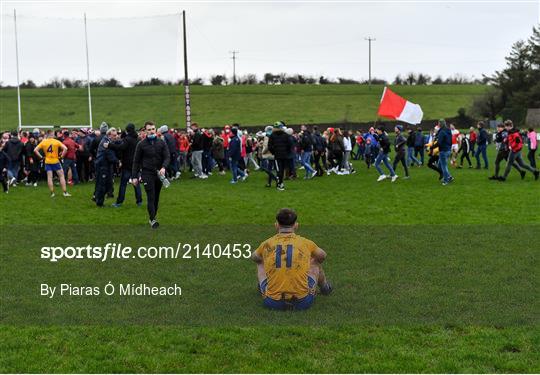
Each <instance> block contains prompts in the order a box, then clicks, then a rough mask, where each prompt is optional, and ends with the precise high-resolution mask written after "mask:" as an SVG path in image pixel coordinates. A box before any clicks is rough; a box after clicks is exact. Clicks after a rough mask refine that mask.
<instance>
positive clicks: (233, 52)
mask: <svg viewBox="0 0 540 375" xmlns="http://www.w3.org/2000/svg"><path fill="white" fill-rule="evenodd" d="M229 53H232V57H231V59H232V66H233V68H232V71H233V73H232V74H233V85H236V54H237V53H239V52H238V51H230V52H229Z"/></svg>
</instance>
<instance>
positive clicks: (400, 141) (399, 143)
mask: <svg viewBox="0 0 540 375" xmlns="http://www.w3.org/2000/svg"><path fill="white" fill-rule="evenodd" d="M394 130H395V132H396V138H395V139H394V151H396V157H395V158H394V165H393V168H394V171H395V170H396V167H397V165H398V163H399V162H401V164H402V165H403V169H404V170H405V178H406V179H408V178H409V167H408V165H407V151H406V150H405V148H406V145H407V138H405V136H404V135H403V126H402V125H397V126H396V127H395V129H394Z"/></svg>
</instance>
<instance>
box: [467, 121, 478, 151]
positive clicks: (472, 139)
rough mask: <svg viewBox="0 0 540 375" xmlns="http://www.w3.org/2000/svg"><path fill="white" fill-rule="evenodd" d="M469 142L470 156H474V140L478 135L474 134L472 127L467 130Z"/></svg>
mask: <svg viewBox="0 0 540 375" xmlns="http://www.w3.org/2000/svg"><path fill="white" fill-rule="evenodd" d="M469 130H470V131H469V142H470V143H471V155H474V154H475V149H474V148H475V147H476V139H477V138H478V134H476V131H475V130H474V127H472V126H471V128H470V129H469Z"/></svg>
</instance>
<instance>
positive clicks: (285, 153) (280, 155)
mask: <svg viewBox="0 0 540 375" xmlns="http://www.w3.org/2000/svg"><path fill="white" fill-rule="evenodd" d="M268 150H269V151H270V152H271V153H272V154H273V155H274V159H275V163H276V171H277V178H278V184H277V189H278V190H285V187H284V186H283V173H284V171H285V168H286V166H287V165H288V163H289V162H290V160H289V158H290V155H291V154H292V152H293V140H292V137H291V136H289V135H288V134H287V133H285V131H284V130H283V124H282V123H281V122H279V121H278V122H276V123H275V124H274V129H273V130H272V134H271V135H270V138H269V139H268Z"/></svg>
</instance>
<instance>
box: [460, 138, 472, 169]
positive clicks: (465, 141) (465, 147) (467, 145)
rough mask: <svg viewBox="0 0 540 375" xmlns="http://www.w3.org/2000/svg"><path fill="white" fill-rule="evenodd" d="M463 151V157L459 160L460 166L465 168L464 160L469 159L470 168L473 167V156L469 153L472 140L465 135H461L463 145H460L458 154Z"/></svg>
mask: <svg viewBox="0 0 540 375" xmlns="http://www.w3.org/2000/svg"><path fill="white" fill-rule="evenodd" d="M460 152H461V159H460V162H459V167H458V168H463V160H464V159H467V161H468V162H469V168H472V163H471V158H470V157H469V154H470V153H471V141H470V140H469V138H467V137H466V136H465V135H462V136H461V145H460V146H459V150H458V154H459V153H460Z"/></svg>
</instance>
